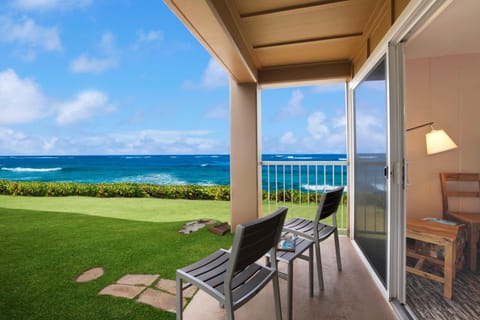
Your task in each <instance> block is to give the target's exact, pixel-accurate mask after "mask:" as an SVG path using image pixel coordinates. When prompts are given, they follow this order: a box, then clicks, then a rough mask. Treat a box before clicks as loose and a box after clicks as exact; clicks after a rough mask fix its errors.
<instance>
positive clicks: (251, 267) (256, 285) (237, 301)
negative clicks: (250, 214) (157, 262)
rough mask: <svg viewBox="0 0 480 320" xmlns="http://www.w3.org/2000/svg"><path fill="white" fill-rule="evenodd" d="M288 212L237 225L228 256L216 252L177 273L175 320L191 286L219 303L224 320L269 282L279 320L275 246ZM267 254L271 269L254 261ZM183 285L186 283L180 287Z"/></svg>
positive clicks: (275, 213) (279, 306)
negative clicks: (223, 311) (271, 285)
mask: <svg viewBox="0 0 480 320" xmlns="http://www.w3.org/2000/svg"><path fill="white" fill-rule="evenodd" d="M287 210H288V209H287V208H285V207H282V208H280V209H278V210H277V211H275V212H274V213H271V214H269V215H268V216H265V217H263V218H260V219H258V220H255V221H252V222H248V223H245V224H239V225H237V228H236V232H235V237H234V239H233V245H232V249H231V252H228V251H226V250H223V249H221V250H218V251H217V252H215V253H213V254H211V255H210V256H208V257H206V258H204V259H202V260H200V261H198V262H196V263H194V264H192V265H190V266H187V267H184V268H182V269H178V270H177V320H181V319H182V318H183V306H182V291H183V290H184V289H186V288H188V287H189V286H190V285H194V286H196V287H197V288H199V289H200V290H203V291H205V292H206V293H207V294H209V295H210V296H212V297H213V298H215V299H216V300H218V302H219V303H220V305H222V306H224V308H225V312H226V318H227V319H234V311H235V310H236V309H238V308H239V307H241V306H242V305H243V304H245V303H246V302H247V301H249V300H250V299H251V298H253V297H254V296H255V295H256V294H257V293H258V292H259V291H260V290H261V289H262V288H263V287H264V286H265V285H266V284H267V283H268V282H269V281H270V280H272V282H273V294H274V300H275V314H276V319H277V320H281V319H282V311H281V305H280V292H279V284H278V270H277V259H276V245H277V243H278V241H279V239H280V233H281V231H282V225H283V223H284V222H285V216H286V214H287ZM266 253H270V255H271V256H272V257H273V259H272V264H271V266H263V265H261V264H258V263H257V262H256V261H257V260H258V259H260V258H261V257H263V256H264V255H265V254H266ZM183 281H185V282H186V284H185V285H183Z"/></svg>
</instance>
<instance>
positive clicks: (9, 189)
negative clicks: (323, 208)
mask: <svg viewBox="0 0 480 320" xmlns="http://www.w3.org/2000/svg"><path fill="white" fill-rule="evenodd" d="M0 194H2V195H14V196H34V197H45V196H48V197H64V196H87V197H103V198H111V197H125V198H146V197H152V198H161V199H188V200H224V201H229V200H230V186H200V185H158V184H139V183H123V182H122V183H73V182H38V181H32V182H30V181H29V182H25V181H11V180H0ZM277 196H278V201H283V196H284V194H283V192H279V193H278V195H277V194H275V193H270V200H273V201H275V200H276V199H277ZM292 197H293V202H296V203H298V202H299V200H300V199H301V200H302V202H307V201H308V197H309V198H310V200H309V201H310V202H315V200H316V199H317V200H320V195H318V196H317V197H316V196H315V193H312V192H310V193H307V192H299V191H296V190H294V191H291V190H286V191H285V201H287V202H290V201H292ZM263 199H264V200H266V199H268V193H267V192H263ZM344 201H346V197H344Z"/></svg>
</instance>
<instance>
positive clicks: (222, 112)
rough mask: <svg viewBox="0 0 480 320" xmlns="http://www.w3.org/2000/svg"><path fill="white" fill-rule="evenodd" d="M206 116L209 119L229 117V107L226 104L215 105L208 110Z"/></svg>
mask: <svg viewBox="0 0 480 320" xmlns="http://www.w3.org/2000/svg"><path fill="white" fill-rule="evenodd" d="M205 117H206V118H209V119H227V118H228V107H227V106H226V105H225V104H220V105H217V106H214V107H212V108H210V109H208V110H207V112H206V113H205Z"/></svg>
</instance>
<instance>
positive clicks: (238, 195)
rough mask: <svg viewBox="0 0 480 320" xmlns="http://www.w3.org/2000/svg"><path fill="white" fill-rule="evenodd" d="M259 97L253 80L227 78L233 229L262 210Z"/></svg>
mask: <svg viewBox="0 0 480 320" xmlns="http://www.w3.org/2000/svg"><path fill="white" fill-rule="evenodd" d="M260 123H261V121H260V101H259V91H258V87H257V84H256V83H243V84H239V83H236V82H235V81H234V80H232V79H230V204H231V225H232V231H233V232H235V228H236V226H237V224H239V223H245V222H248V221H252V220H255V219H257V218H259V217H260V216H261V213H262V172H261V166H260V161H261V144H260V136H261V133H260V132H261V131H260V130H261V128H260Z"/></svg>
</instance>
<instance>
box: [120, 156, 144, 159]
mask: <svg viewBox="0 0 480 320" xmlns="http://www.w3.org/2000/svg"><path fill="white" fill-rule="evenodd" d="M122 158H124V159H150V158H151V156H125V157H122Z"/></svg>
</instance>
